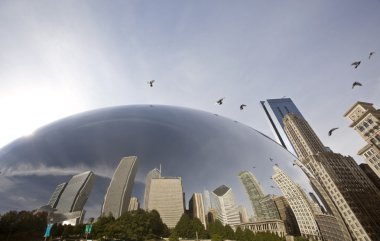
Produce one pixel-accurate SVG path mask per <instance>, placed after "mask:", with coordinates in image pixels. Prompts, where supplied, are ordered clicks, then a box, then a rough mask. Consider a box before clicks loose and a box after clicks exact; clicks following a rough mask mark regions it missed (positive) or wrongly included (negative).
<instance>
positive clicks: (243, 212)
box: [238, 205, 249, 223]
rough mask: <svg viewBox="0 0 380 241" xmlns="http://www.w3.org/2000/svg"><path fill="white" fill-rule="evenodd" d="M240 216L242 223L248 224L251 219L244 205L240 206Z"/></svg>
mask: <svg viewBox="0 0 380 241" xmlns="http://www.w3.org/2000/svg"><path fill="white" fill-rule="evenodd" d="M238 211H239V216H240V223H248V222H249V217H248V212H247V209H246V208H245V207H244V206H243V205H239V206H238Z"/></svg>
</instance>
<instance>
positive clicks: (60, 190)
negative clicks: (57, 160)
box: [48, 182, 67, 208]
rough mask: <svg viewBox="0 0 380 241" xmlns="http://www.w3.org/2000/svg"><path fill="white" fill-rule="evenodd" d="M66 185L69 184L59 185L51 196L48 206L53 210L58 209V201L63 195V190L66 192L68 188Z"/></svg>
mask: <svg viewBox="0 0 380 241" xmlns="http://www.w3.org/2000/svg"><path fill="white" fill-rule="evenodd" d="M66 185H67V182H64V183H61V184H59V185H58V186H57V187H56V188H55V190H54V192H53V194H52V195H51V197H50V200H49V202H48V205H49V206H50V207H52V208H56V207H57V204H58V200H59V199H60V197H61V195H62V193H63V190H65V188H66Z"/></svg>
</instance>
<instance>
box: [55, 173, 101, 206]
mask: <svg viewBox="0 0 380 241" xmlns="http://www.w3.org/2000/svg"><path fill="white" fill-rule="evenodd" d="M94 181H95V175H94V173H93V172H92V171H87V172H83V173H81V174H78V175H75V176H73V177H72V178H71V179H70V181H69V182H68V183H67V186H66V188H65V189H64V190H63V192H62V194H61V197H60V198H59V200H58V204H57V206H56V208H57V209H58V212H60V213H69V212H76V211H82V210H83V207H84V205H85V203H86V201H87V199H88V196H89V195H90V193H91V190H92V186H93V184H94Z"/></svg>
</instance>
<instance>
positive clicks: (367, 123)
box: [344, 101, 380, 177]
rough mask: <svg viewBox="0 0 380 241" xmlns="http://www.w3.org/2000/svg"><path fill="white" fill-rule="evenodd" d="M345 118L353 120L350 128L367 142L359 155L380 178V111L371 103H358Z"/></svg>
mask: <svg viewBox="0 0 380 241" xmlns="http://www.w3.org/2000/svg"><path fill="white" fill-rule="evenodd" d="M344 116H345V117H347V118H349V119H350V120H351V124H350V127H351V128H354V130H356V132H358V133H359V135H360V136H361V138H363V140H364V141H365V142H367V145H365V146H364V147H363V148H362V149H360V150H359V152H358V155H361V156H362V157H363V158H364V160H365V162H366V163H367V164H368V165H369V166H370V167H371V169H372V170H373V171H374V172H375V173H376V175H377V176H378V177H380V110H376V109H375V107H373V104H371V103H366V102H361V101H358V102H356V103H355V104H354V105H353V106H352V107H351V108H350V109H349V110H348V111H347V112H346V113H345V114H344Z"/></svg>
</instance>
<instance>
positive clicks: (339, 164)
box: [284, 114, 380, 240]
mask: <svg viewBox="0 0 380 241" xmlns="http://www.w3.org/2000/svg"><path fill="white" fill-rule="evenodd" d="M284 124H285V131H286V133H287V135H288V136H289V139H290V140H291V141H292V143H293V146H294V147H295V150H296V151H297V154H298V156H299V158H300V161H301V162H302V163H303V165H304V166H305V167H306V168H307V169H308V170H309V171H310V173H311V174H312V175H313V176H314V177H315V178H316V180H317V181H318V182H319V183H320V184H321V186H322V187H323V188H324V189H325V190H326V193H328V195H329V196H330V198H331V199H332V201H333V202H334V204H335V206H336V207H337V208H338V210H339V212H340V213H341V214H342V218H343V219H344V222H345V223H346V225H347V226H348V228H349V231H350V233H351V235H352V236H353V237H354V238H355V239H356V240H371V239H372V240H380V233H379V232H378V231H377V230H380V194H379V191H378V190H377V188H376V187H375V186H374V184H373V183H372V182H371V181H370V180H369V179H368V177H367V176H365V174H364V173H363V171H362V170H361V169H360V168H359V166H358V165H357V163H356V162H355V160H354V159H353V158H352V157H349V156H342V155H340V154H337V153H333V152H327V151H325V150H323V145H322V143H321V141H320V140H319V138H318V136H317V135H316V134H315V133H314V131H313V130H312V129H311V127H310V126H309V124H308V123H307V121H306V120H305V119H303V118H298V117H297V116H295V115H291V114H290V115H287V116H285V118H284Z"/></svg>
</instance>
